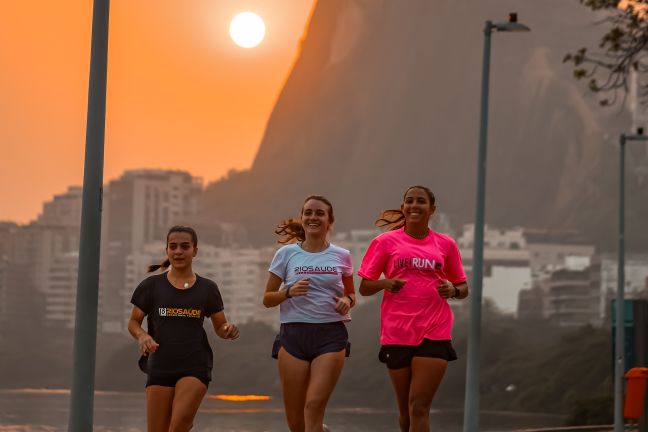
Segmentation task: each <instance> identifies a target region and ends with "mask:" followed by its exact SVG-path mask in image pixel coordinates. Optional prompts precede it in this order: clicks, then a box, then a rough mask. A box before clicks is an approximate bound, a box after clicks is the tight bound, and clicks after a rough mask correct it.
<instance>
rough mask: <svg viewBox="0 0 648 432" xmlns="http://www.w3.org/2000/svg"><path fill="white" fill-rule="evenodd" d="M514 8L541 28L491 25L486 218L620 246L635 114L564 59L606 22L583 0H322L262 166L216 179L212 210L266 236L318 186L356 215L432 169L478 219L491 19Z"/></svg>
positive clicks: (458, 205)
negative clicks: (623, 180) (620, 210)
mask: <svg viewBox="0 0 648 432" xmlns="http://www.w3.org/2000/svg"><path fill="white" fill-rule="evenodd" d="M512 11H516V12H518V15H519V19H520V22H524V23H525V24H527V25H528V26H530V27H531V29H532V31H531V32H529V33H494V34H493V35H492V57H491V82H490V95H491V97H490V111H489V142H488V168H487V198H486V220H487V222H488V224H490V225H492V226H499V227H510V226H516V225H519V226H529V227H543V228H560V229H574V228H576V229H579V230H581V231H583V233H584V234H585V236H586V237H587V239H588V240H589V241H592V242H594V243H596V244H597V245H599V246H601V247H603V248H604V249H605V248H608V249H612V248H614V245H615V243H614V239H615V235H616V234H615V233H616V226H617V216H616V215H617V199H618V198H617V197H618V196H617V189H618V186H617V183H618V180H617V178H618V145H617V140H618V135H619V133H620V132H622V131H628V128H629V124H630V116H629V115H628V113H627V112H626V110H624V109H623V108H619V107H616V108H602V107H600V106H599V105H598V101H597V100H596V98H595V97H593V96H592V95H590V94H588V93H587V90H586V86H585V84H584V83H582V82H578V81H576V80H574V79H573V78H572V69H571V68H572V67H571V65H567V64H563V63H562V58H563V57H564V55H565V54H566V53H568V52H574V51H575V50H577V49H578V48H580V47H582V46H588V47H595V46H596V44H597V41H598V38H599V37H600V35H601V34H602V32H603V28H602V27H601V26H597V25H595V22H596V21H597V20H598V19H599V18H600V16H596V15H594V14H593V13H592V12H591V11H589V9H587V8H585V7H583V6H582V5H580V3H579V2H578V1H576V0H573V1H566V0H542V1H537V0H480V1H479V2H475V1H472V0H433V1H431V0H409V1H408V2H394V1H390V0H327V1H322V2H318V4H317V5H316V7H315V10H314V13H313V15H312V19H311V22H310V25H309V27H308V32H307V35H306V36H305V38H304V40H303V44H302V47H301V52H300V55H299V58H298V59H297V61H296V63H295V65H294V68H293V70H292V71H291V74H290V76H289V77H288V79H287V81H286V83H285V86H284V88H283V90H282V92H281V94H280V96H279V98H278V100H277V103H276V106H275V108H274V110H273V112H272V115H271V118H270V119H269V121H268V125H267V129H266V131H265V135H264V137H263V141H262V143H261V146H260V148H259V151H258V154H257V156H256V158H255V160H254V163H253V166H252V167H251V169H250V170H246V171H240V172H232V173H230V175H229V176H228V177H227V178H225V179H222V180H220V181H218V182H215V183H212V184H210V185H209V186H208V188H207V190H206V195H205V197H206V198H205V210H204V211H205V212H206V213H207V214H210V215H212V217H215V218H218V219H219V220H223V221H228V222H238V223H241V224H243V225H244V226H245V227H246V229H247V230H248V232H249V235H250V237H251V239H253V241H255V242H267V241H269V240H270V239H271V238H272V236H271V235H272V231H273V227H274V226H275V225H276V223H277V222H279V220H280V219H282V218H286V217H291V216H296V215H297V214H298V211H299V209H300V206H301V204H302V201H303V199H304V198H305V196H307V195H309V194H323V195H325V196H327V197H329V198H330V199H331V200H332V202H333V204H334V207H335V213H336V219H337V222H336V228H337V229H338V230H346V229H349V228H366V227H368V226H370V224H371V223H372V222H373V220H374V219H375V218H376V216H377V215H378V213H379V211H380V210H381V209H384V208H392V207H397V206H398V205H400V201H401V198H402V193H403V192H404V190H405V189H406V187H407V186H409V185H413V184H424V185H428V186H429V187H431V189H432V190H433V191H434V192H435V194H436V196H437V207H438V209H439V211H441V212H444V213H446V214H447V215H448V216H449V217H450V221H451V223H452V224H453V225H454V226H455V228H459V227H460V226H461V224H463V223H467V222H471V221H473V220H474V201H475V178H476V155H477V141H478V126H479V100H480V99H479V98H480V89H481V85H480V83H481V70H482V49H483V39H484V38H483V28H484V21H485V20H487V19H490V20H493V21H504V20H506V18H507V15H508V13H509V12H512ZM640 147H641V146H640V145H637V146H636V148H633V149H631V148H629V149H628V150H629V151H631V152H633V153H632V155H630V157H629V158H628V160H629V165H628V167H629V168H628V171H629V180H628V219H627V229H628V231H629V234H630V235H629V236H628V237H629V239H630V240H629V245H630V247H633V245H634V246H636V245H639V244H644V245H645V244H646V240H648V232H645V231H647V230H642V229H640V228H641V226H640V225H641V224H640V221H641V219H640V215H641V214H643V215H644V218H645V215H646V212H647V211H648V199H647V198H648V191H647V189H648V188H646V183H645V181H644V179H643V178H642V177H641V175H640V174H636V173H635V172H636V169H635V168H636V167H634V165H633V164H639V163H643V164H644V165H645V164H646V163H648V158H647V157H646V156H645V149H644V148H640ZM642 152H644V154H642Z"/></svg>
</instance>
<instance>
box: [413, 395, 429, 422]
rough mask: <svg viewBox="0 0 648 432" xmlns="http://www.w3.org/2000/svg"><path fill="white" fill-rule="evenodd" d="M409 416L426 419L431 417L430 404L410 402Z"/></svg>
mask: <svg viewBox="0 0 648 432" xmlns="http://www.w3.org/2000/svg"><path fill="white" fill-rule="evenodd" d="M409 415H410V417H413V418H414V417H415V418H422V417H423V418H425V417H427V416H429V415H430V403H428V402H427V401H423V400H418V399H413V400H410V401H409Z"/></svg>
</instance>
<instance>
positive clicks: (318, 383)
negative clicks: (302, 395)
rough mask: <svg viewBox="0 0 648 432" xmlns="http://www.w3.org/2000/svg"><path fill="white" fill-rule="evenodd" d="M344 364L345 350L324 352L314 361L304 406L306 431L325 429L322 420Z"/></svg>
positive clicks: (320, 431)
mask: <svg viewBox="0 0 648 432" xmlns="http://www.w3.org/2000/svg"><path fill="white" fill-rule="evenodd" d="M343 366H344V350H342V351H339V352H333V353H326V354H322V355H321V356H318V357H317V358H315V359H314V360H313V361H312V363H311V369H310V382H309V383H308V392H307V393H306V405H305V408H304V418H305V421H306V432H322V431H323V428H322V422H323V421H324V411H326V404H327V403H328V400H329V398H330V397H331V393H333V389H334V388H335V384H336V383H337V380H338V378H339V377H340V373H341V372H342V367H343Z"/></svg>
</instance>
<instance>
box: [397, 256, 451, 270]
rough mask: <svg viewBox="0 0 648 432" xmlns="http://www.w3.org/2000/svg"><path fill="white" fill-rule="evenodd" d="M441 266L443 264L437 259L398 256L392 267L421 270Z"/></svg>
mask: <svg viewBox="0 0 648 432" xmlns="http://www.w3.org/2000/svg"><path fill="white" fill-rule="evenodd" d="M442 266H443V264H442V263H440V262H439V261H435V260H429V259H427V258H398V259H396V265H395V266H394V267H395V268H397V269H401V268H417V269H422V270H434V269H440V268H441V267H442Z"/></svg>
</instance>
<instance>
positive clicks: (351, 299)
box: [334, 275, 356, 315]
mask: <svg viewBox="0 0 648 432" xmlns="http://www.w3.org/2000/svg"><path fill="white" fill-rule="evenodd" d="M342 285H344V295H343V296H342V297H337V296H335V297H334V298H335V301H336V303H335V311H336V312H338V313H340V314H341V315H346V314H347V313H348V312H349V311H350V310H351V308H352V307H353V306H354V305H355V301H356V299H355V286H354V285H353V275H351V276H344V277H342Z"/></svg>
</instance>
